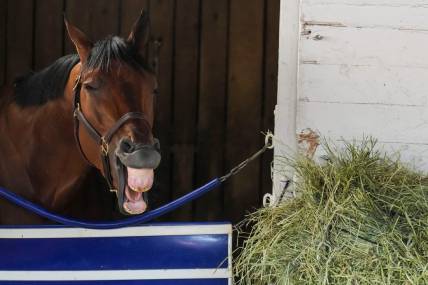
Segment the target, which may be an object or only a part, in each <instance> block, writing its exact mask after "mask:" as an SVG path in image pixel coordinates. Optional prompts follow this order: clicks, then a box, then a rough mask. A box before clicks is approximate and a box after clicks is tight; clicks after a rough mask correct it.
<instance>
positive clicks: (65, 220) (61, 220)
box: [0, 178, 221, 229]
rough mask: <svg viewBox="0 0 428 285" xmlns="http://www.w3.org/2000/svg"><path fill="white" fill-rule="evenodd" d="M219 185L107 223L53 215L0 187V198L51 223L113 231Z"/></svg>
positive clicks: (210, 184)
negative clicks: (142, 212) (136, 214)
mask: <svg viewBox="0 0 428 285" xmlns="http://www.w3.org/2000/svg"><path fill="white" fill-rule="evenodd" d="M220 185H221V181H220V179H218V178H216V179H213V180H212V181H210V182H208V183H207V184H205V185H204V186H202V187H199V188H198V189H196V190H193V191H192V192H190V193H188V194H186V195H184V196H182V197H180V198H178V199H176V200H174V201H172V202H170V203H168V204H165V205H164V206H161V207H159V208H157V209H155V210H152V211H148V212H146V213H144V214H141V215H138V216H133V217H131V218H127V219H123V220H120V221H114V222H111V221H108V222H91V221H82V220H75V219H71V218H68V217H63V216H60V215H57V214H54V213H51V212H49V211H48V210H46V209H44V208H42V207H40V206H38V205H36V204H34V203H32V202H30V201H28V200H26V199H24V198H22V197H20V196H18V195H16V194H15V193H13V192H10V191H8V190H6V189H4V188H1V187H0V196H1V197H4V198H6V199H7V200H9V201H10V202H13V203H15V204H16V205H18V206H20V207H22V208H25V209H27V210H29V211H31V212H33V213H35V214H37V215H39V216H41V217H44V218H47V219H49V220H51V221H54V222H57V223H60V224H63V225H67V226H73V227H81V228H90V229H114V228H122V227H128V226H131V225H138V224H142V223H146V222H149V221H151V220H153V219H155V218H158V217H160V216H162V215H165V214H166V213H169V212H171V211H173V210H175V209H177V208H179V207H181V206H182V205H184V204H186V203H189V202H190V201H193V200H195V199H196V198H199V197H200V196H202V195H204V194H205V193H207V192H209V191H211V190H213V189H215V188H217V187H219V186H220Z"/></svg>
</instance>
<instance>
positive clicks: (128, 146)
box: [120, 139, 134, 153]
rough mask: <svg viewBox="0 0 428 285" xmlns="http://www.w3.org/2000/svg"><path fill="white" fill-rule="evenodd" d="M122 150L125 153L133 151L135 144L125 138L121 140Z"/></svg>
mask: <svg viewBox="0 0 428 285" xmlns="http://www.w3.org/2000/svg"><path fill="white" fill-rule="evenodd" d="M120 150H122V151H123V152H124V153H131V152H133V151H134V145H133V143H132V142H131V141H130V140H127V139H123V140H122V141H121V142H120Z"/></svg>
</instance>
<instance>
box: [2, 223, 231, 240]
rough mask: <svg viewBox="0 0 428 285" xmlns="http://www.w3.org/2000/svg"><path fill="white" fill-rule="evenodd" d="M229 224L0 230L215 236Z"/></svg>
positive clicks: (44, 234) (14, 233) (21, 234)
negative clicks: (98, 228)
mask: <svg viewBox="0 0 428 285" xmlns="http://www.w3.org/2000/svg"><path fill="white" fill-rule="evenodd" d="M231 233H232V227H231V225H229V224H221V225H191V226H189V225H187V226H185V225H183V226H171V225H168V226H166V225H165V226H140V227H127V228H122V229H110V230H91V229H83V228H48V229H46V228H0V239H2V238H8V239H10V238H91V237H127V236H169V235H174V236H176V235H204V234H207V235H210V234H211V235H215V234H231Z"/></svg>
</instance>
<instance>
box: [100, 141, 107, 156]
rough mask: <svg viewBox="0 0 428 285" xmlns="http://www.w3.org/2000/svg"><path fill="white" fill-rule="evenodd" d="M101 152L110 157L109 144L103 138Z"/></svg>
mask: <svg viewBox="0 0 428 285" xmlns="http://www.w3.org/2000/svg"><path fill="white" fill-rule="evenodd" d="M101 152H102V153H103V155H104V156H107V155H108V143H107V141H106V139H105V138H104V137H101Z"/></svg>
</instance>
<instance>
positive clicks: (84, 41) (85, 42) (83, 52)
mask: <svg viewBox="0 0 428 285" xmlns="http://www.w3.org/2000/svg"><path fill="white" fill-rule="evenodd" d="M64 23H65V26H66V28H67V32H68V36H69V37H70V40H71V41H72V42H73V44H74V46H75V47H76V50H77V53H78V54H79V58H80V61H81V62H82V63H85V62H86V59H87V58H88V55H89V52H90V51H91V49H92V42H91V41H90V40H89V38H88V37H87V36H86V35H85V33H83V32H82V31H81V30H79V29H78V28H77V27H75V26H73V25H72V24H70V23H69V22H68V21H67V19H66V18H65V17H64Z"/></svg>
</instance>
